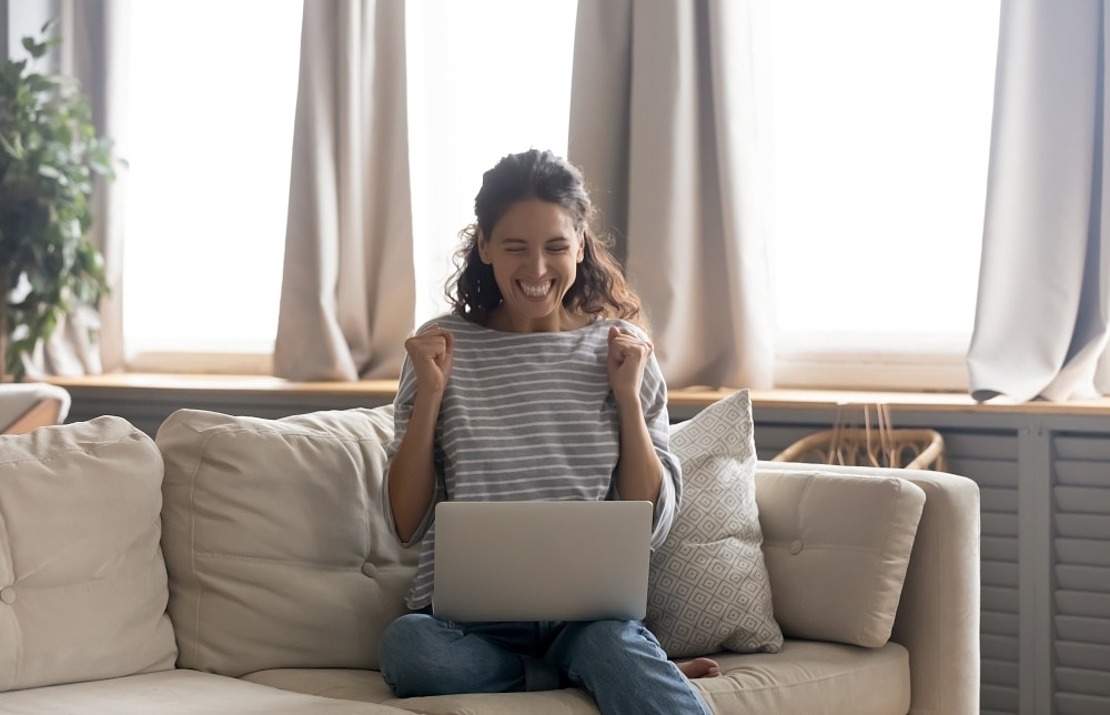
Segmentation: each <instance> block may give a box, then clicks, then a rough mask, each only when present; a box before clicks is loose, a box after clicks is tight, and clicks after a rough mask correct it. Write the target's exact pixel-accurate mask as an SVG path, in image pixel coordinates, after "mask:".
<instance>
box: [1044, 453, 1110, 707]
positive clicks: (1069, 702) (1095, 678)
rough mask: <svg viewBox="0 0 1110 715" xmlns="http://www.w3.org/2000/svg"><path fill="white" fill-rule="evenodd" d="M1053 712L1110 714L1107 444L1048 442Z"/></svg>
mask: <svg viewBox="0 0 1110 715" xmlns="http://www.w3.org/2000/svg"><path fill="white" fill-rule="evenodd" d="M1052 444H1053V452H1054V460H1053V464H1052V472H1053V474H1052V476H1053V484H1052V501H1053V504H1052V506H1053V529H1054V533H1055V534H1056V536H1055V538H1054V539H1053V555H1054V556H1055V558H1054V564H1053V576H1054V581H1055V583H1054V589H1053V603H1052V605H1053V612H1054V614H1055V616H1054V621H1053V622H1054V623H1055V626H1056V638H1055V642H1054V643H1053V648H1054V651H1055V655H1056V663H1055V665H1056V667H1055V669H1054V670H1053V681H1054V686H1055V687H1054V690H1055V698H1054V702H1055V705H1056V710H1057V714H1058V715H1071V714H1073V713H1074V714H1075V715H1094V714H1095V713H1098V714H1099V715H1106V713H1110V440H1107V439H1105V438H1104V437H1103V438H1097V439H1096V438H1092V437H1089V436H1083V435H1076V434H1058V435H1055V436H1054V438H1053V441H1052Z"/></svg>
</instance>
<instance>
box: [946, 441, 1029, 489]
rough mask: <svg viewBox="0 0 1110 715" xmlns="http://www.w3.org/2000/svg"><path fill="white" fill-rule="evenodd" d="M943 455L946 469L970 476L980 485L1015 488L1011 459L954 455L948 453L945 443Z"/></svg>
mask: <svg viewBox="0 0 1110 715" xmlns="http://www.w3.org/2000/svg"><path fill="white" fill-rule="evenodd" d="M945 456H946V457H947V459H948V471H950V472H954V473H956V474H962V475H965V476H970V477H971V478H972V479H974V480H975V483H976V484H978V485H979V486H980V487H990V488H1003V489H1015V488H1017V469H1016V465H1015V464H1014V463H1013V462H1012V461H1000V460H997V459H981V458H979V457H956V456H952V455H950V454H949V453H948V448H947V445H946V446H945Z"/></svg>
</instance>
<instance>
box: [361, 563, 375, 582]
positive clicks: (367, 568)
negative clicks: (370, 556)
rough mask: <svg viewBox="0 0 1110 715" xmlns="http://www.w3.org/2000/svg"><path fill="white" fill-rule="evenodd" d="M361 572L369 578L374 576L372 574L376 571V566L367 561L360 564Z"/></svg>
mask: <svg viewBox="0 0 1110 715" xmlns="http://www.w3.org/2000/svg"><path fill="white" fill-rule="evenodd" d="M362 572H363V573H364V574H366V575H367V576H369V577H370V578H374V574H376V573H377V572H378V567H377V566H375V565H374V564H372V563H370V562H369V561H367V562H366V563H364V564H363V565H362Z"/></svg>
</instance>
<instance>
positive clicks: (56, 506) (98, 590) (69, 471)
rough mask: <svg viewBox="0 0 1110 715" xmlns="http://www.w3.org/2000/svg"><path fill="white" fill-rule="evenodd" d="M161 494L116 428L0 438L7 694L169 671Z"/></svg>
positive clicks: (80, 427)
mask: <svg viewBox="0 0 1110 715" xmlns="http://www.w3.org/2000/svg"><path fill="white" fill-rule="evenodd" d="M161 483H162V459H161V456H160V455H159V453H158V450H157V449H156V448H155V446H154V443H153V442H152V441H151V439H150V438H149V437H147V436H146V435H145V434H143V433H142V432H140V431H139V430H137V429H135V428H134V427H132V426H131V425H130V424H128V423H127V422H126V421H125V420H123V419H120V418H118V417H98V418H96V419H94V420H91V421H89V422H78V423H75V424H70V425H61V426H55V427H44V428H41V429H37V430H35V431H33V432H30V433H28V434H26V435H19V436H3V437H0V691H3V690H9V689H13V688H30V687H35V686H41V685H51V684H55V683H69V682H75V681H81V680H94V679H98V678H113V677H118V676H123V675H131V674H133V673H143V672H148V671H156V670H164V669H167V668H172V667H173V662H174V658H175V657H176V655H177V651H176V647H175V645H174V638H173V629H172V626H171V625H170V621H169V618H168V617H167V616H166V599H167V590H166V567H165V564H164V562H163V560H162V552H161V550H160V549H159V546H158V539H159V519H158V515H159V511H160V509H161V506H162V496H161Z"/></svg>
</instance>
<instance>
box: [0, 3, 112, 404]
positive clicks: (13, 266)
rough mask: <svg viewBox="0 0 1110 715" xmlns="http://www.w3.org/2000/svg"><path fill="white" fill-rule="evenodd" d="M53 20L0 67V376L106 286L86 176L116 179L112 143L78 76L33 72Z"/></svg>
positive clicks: (20, 370) (16, 370)
mask: <svg viewBox="0 0 1110 715" xmlns="http://www.w3.org/2000/svg"><path fill="white" fill-rule="evenodd" d="M51 24H52V23H47V24H46V25H44V26H43V27H42V30H41V35H42V39H35V38H32V37H24V38H23V47H24V49H25V50H26V51H27V53H28V54H29V55H30V57H29V58H28V59H23V60H18V61H16V60H12V59H8V58H5V59H4V62H3V64H0V352H2V353H3V355H2V357H3V359H2V360H0V379H3V376H4V373H5V371H6V372H7V373H9V374H10V375H11V377H12V379H13V380H15V381H17V382H18V381H22V379H23V378H24V375H25V366H24V356H27V355H29V354H30V353H31V352H32V351H34V349H35V348H36V346H38V344H39V343H40V342H41V341H43V340H45V339H46V338H48V337H50V335H51V334H52V333H53V332H54V329H55V328H56V327H57V325H58V321H59V319H60V318H61V317H62V316H63V315H65V314H67V313H70V312H72V311H73V310H74V309H75V308H76V307H77V306H78V305H81V304H87V305H91V306H95V305H96V304H97V302H98V301H99V300H100V298H101V296H103V295H105V294H106V293H107V290H108V284H107V281H106V279H105V275H104V260H103V257H102V255H101V253H100V251H99V250H98V249H97V247H96V245H95V244H94V243H93V242H92V241H91V240H90V239H89V237H88V232H89V229H90V228H91V227H92V220H93V217H92V212H91V209H90V206H89V200H90V197H91V195H92V191H93V181H94V179H95V178H96V177H97V176H105V177H107V178H109V179H113V178H115V174H114V171H113V165H112V158H111V142H110V140H108V139H106V138H103V137H98V136H97V133H96V130H95V128H94V127H93V124H92V118H91V113H90V111H89V106H88V102H87V101H86V99H85V97H84V95H83V94H82V92H81V89H80V86H79V85H78V82H77V80H76V79H74V78H73V77H69V76H66V75H62V74H60V73H56V72H49V73H47V72H37V71H34V68H33V64H34V61H35V60H39V59H40V58H42V57H44V56H45V55H46V54H47V52H48V51H49V49H50V48H51V47H52V46H54V45H56V44H58V42H59V39H58V38H56V37H55V38H49V39H48V38H46V34H47V32H48V30H49V28H50V26H51ZM5 348H6V349H5Z"/></svg>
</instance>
